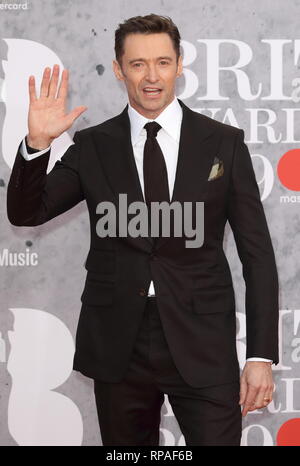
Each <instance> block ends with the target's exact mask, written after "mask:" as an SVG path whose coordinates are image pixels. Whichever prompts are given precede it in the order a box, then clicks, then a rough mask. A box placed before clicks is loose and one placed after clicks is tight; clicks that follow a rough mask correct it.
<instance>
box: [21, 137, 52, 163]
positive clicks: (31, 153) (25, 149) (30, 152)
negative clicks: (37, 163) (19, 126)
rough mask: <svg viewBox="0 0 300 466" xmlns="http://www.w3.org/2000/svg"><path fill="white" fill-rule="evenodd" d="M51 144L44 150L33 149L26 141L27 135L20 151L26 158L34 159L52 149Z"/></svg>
mask: <svg viewBox="0 0 300 466" xmlns="http://www.w3.org/2000/svg"><path fill="white" fill-rule="evenodd" d="M50 148H51V146H49V147H47V148H46V149H43V150H37V149H32V148H30V147H29V146H27V143H26V137H25V138H24V139H23V141H22V144H21V147H20V152H21V155H22V156H23V157H24V159H25V160H33V159H35V158H36V157H39V156H40V155H43V154H45V153H46V152H48V151H49V150H50Z"/></svg>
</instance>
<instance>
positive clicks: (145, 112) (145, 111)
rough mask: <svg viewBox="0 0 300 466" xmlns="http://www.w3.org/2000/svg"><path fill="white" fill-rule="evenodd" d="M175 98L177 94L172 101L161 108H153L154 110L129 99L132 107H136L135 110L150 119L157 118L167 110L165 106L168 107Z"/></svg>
mask: <svg viewBox="0 0 300 466" xmlns="http://www.w3.org/2000/svg"><path fill="white" fill-rule="evenodd" d="M174 99H175V95H173V98H172V99H171V100H170V102H168V103H167V104H166V105H164V106H163V107H162V108H160V109H159V110H153V111H151V110H148V109H145V108H143V107H140V106H138V105H136V104H135V102H133V101H131V100H130V99H129V103H130V105H131V107H132V108H134V110H136V111H137V112H138V113H139V114H140V115H142V116H143V117H145V118H148V119H149V120H155V118H157V117H158V116H159V115H160V114H161V113H162V112H163V111H164V110H165V108H167V107H168V105H170V103H172V102H173V100H174Z"/></svg>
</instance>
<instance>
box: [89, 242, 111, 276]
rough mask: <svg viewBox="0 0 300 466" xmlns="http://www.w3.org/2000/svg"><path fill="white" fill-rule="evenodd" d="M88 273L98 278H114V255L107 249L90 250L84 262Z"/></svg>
mask: <svg viewBox="0 0 300 466" xmlns="http://www.w3.org/2000/svg"><path fill="white" fill-rule="evenodd" d="M85 268H86V270H87V271H88V272H93V273H95V274H97V275H98V276H99V278H100V276H102V277H103V278H105V277H107V278H108V277H109V276H114V275H115V272H116V253H115V251H114V250H109V249H90V251H89V253H88V256H87V259H86V261H85Z"/></svg>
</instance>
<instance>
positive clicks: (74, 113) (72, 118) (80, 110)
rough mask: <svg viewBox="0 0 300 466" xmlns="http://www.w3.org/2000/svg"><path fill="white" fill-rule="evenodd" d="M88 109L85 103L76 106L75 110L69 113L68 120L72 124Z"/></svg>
mask: <svg viewBox="0 0 300 466" xmlns="http://www.w3.org/2000/svg"><path fill="white" fill-rule="evenodd" d="M86 110H87V107H85V106H84V105H81V106H80V107H76V108H74V110H72V111H71V112H70V113H69V114H68V115H67V119H68V122H69V123H70V125H72V123H73V122H74V121H75V120H76V118H78V117H79V116H80V115H81V114H82V113H83V112H85V111H86Z"/></svg>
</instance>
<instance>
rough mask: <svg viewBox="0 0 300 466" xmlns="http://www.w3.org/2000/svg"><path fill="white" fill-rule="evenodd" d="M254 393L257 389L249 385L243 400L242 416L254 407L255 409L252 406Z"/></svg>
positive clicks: (253, 404)
mask: <svg viewBox="0 0 300 466" xmlns="http://www.w3.org/2000/svg"><path fill="white" fill-rule="evenodd" d="M256 394H257V389H256V388H254V387H250V386H249V387H248V390H247V395H246V399H245V402H244V406H243V411H242V415H243V416H246V414H247V413H248V411H254V409H256V408H255V407H254V406H255V399H256Z"/></svg>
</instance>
